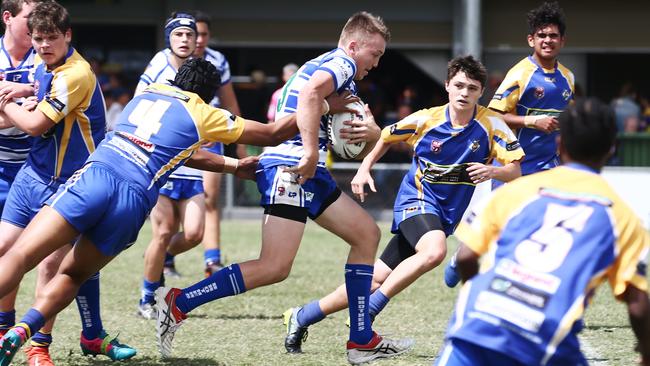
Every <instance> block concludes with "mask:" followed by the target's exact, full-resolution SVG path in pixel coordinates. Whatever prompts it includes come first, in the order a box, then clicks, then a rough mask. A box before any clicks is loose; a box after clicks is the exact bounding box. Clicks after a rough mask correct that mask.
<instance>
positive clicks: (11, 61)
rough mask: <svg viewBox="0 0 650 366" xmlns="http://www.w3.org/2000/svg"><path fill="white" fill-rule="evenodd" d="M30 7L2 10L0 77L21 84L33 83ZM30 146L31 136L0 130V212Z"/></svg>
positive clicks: (10, 128) (12, 129) (12, 130)
mask: <svg viewBox="0 0 650 366" xmlns="http://www.w3.org/2000/svg"><path fill="white" fill-rule="evenodd" d="M32 7H33V5H32V4H25V5H24V6H22V8H21V9H9V8H5V7H3V9H2V10H3V12H5V11H6V12H8V13H9V17H8V18H7V19H6V20H5V34H4V35H3V36H2V37H0V80H3V81H8V82H15V83H23V84H33V82H34V80H33V70H32V69H33V67H34V57H35V56H36V52H35V51H34V49H33V48H32V42H31V38H29V30H28V29H27V21H26V17H27V16H28V15H29V12H31V10H32ZM16 10H18V11H16ZM30 87H31V85H30ZM31 146H32V138H31V137H30V136H29V135H28V134H26V133H25V132H23V131H21V130H19V129H18V128H16V127H9V128H4V129H0V214H1V213H2V209H3V207H4V205H5V201H6V200H7V194H8V193H9V187H11V183H13V181H14V178H15V177H16V174H18V170H19V169H20V167H21V166H22V165H23V164H24V163H25V161H26V160H27V155H28V154H29V149H30V148H31Z"/></svg>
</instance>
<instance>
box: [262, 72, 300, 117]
mask: <svg viewBox="0 0 650 366" xmlns="http://www.w3.org/2000/svg"><path fill="white" fill-rule="evenodd" d="M297 70H298V65H296V64H294V63H288V64H286V65H284V67H283V68H282V86H280V87H279V88H278V89H277V90H276V91H274V92H273V95H271V101H270V102H269V109H268V110H267V111H266V119H267V120H268V121H269V122H273V121H275V110H276V109H277V108H278V100H280V96H281V95H282V89H283V87H284V84H285V83H286V82H287V81H288V80H289V78H290V77H292V76H293V74H295V73H296V71H297Z"/></svg>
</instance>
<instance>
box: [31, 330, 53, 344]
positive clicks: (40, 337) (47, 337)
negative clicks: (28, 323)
mask: <svg viewBox="0 0 650 366" xmlns="http://www.w3.org/2000/svg"><path fill="white" fill-rule="evenodd" d="M50 344H52V334H51V333H43V332H37V333H36V334H34V336H33V337H32V342H31V345H32V346H33V347H49V346H50Z"/></svg>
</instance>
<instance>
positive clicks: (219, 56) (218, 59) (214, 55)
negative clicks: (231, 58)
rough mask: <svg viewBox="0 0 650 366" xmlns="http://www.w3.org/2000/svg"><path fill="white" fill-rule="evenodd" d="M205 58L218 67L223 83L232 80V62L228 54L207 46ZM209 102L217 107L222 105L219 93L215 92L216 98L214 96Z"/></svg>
mask: <svg viewBox="0 0 650 366" xmlns="http://www.w3.org/2000/svg"><path fill="white" fill-rule="evenodd" d="M203 58H204V59H205V60H206V61H210V63H212V64H213V65H214V66H215V67H216V68H217V70H218V71H219V74H220V75H221V85H226V84H228V83H229V82H230V78H231V76H230V64H229V63H228V60H226V56H224V55H223V53H221V52H219V51H216V50H213V49H211V48H206V49H205V54H204V55H203ZM209 104H210V105H211V106H213V107H215V108H218V107H219V106H220V105H221V101H220V100H219V95H217V94H215V96H214V98H212V100H211V101H210V103H209Z"/></svg>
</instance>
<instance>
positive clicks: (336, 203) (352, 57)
mask: <svg viewBox="0 0 650 366" xmlns="http://www.w3.org/2000/svg"><path fill="white" fill-rule="evenodd" d="M388 39H389V32H388V29H387V27H386V26H385V25H384V23H383V21H382V20H381V18H378V17H376V16H374V15H372V14H369V13H366V12H360V13H357V14H354V15H353V16H352V17H351V18H350V19H349V20H348V22H347V23H346V25H345V26H344V27H343V31H342V32H341V37H340V39H339V48H336V49H334V50H332V51H330V52H327V53H325V54H323V55H321V56H319V57H317V58H315V59H313V60H311V61H308V62H307V63H305V64H304V65H303V66H302V67H301V68H300V69H299V70H298V72H297V73H296V74H295V75H294V77H293V78H292V79H291V80H289V82H287V84H286V85H285V87H284V90H285V93H284V95H283V98H282V101H281V102H280V103H279V105H280V106H279V107H278V108H279V109H278V113H277V114H276V120H277V119H279V118H282V117H284V116H286V115H288V114H290V113H294V112H296V115H297V119H298V124H299V125H300V124H303V126H302V127H301V131H300V135H296V136H294V137H292V138H291V139H289V140H287V141H286V142H284V143H283V144H281V145H279V146H277V147H273V148H270V149H267V150H266V151H265V152H264V153H263V154H262V155H261V157H260V166H259V169H258V171H257V184H258V189H259V190H260V192H261V193H262V202H261V203H262V206H264V208H265V210H264V212H265V216H264V219H263V229H262V231H263V232H262V249H261V252H260V255H259V257H258V258H257V259H255V260H250V261H246V262H242V263H235V264H231V265H230V266H228V267H226V268H224V269H222V270H220V271H218V272H216V273H215V274H213V275H212V276H210V277H209V278H207V279H205V280H203V281H201V282H199V283H196V284H194V285H193V286H190V287H188V288H185V289H183V290H180V289H164V288H161V289H159V290H158V292H156V297H157V300H156V302H157V303H158V304H160V303H166V301H165V299H172V301H171V302H172V303H173V304H174V305H175V306H173V307H172V308H173V309H174V312H178V314H179V315H182V316H184V315H185V314H186V313H187V312H189V311H191V310H193V309H195V308H197V307H199V306H201V305H202V304H205V303H208V302H210V301H213V300H217V299H220V298H223V297H226V296H232V295H238V294H241V293H244V292H245V291H247V290H251V289H254V288H257V287H261V286H267V285H271V284H274V283H277V282H280V281H282V280H284V279H285V278H286V277H287V276H288V275H289V272H290V271H291V266H292V264H293V260H294V258H295V256H296V253H297V251H298V248H299V246H300V241H301V239H302V235H303V232H304V228H305V224H306V221H307V217H311V218H312V219H313V220H314V221H316V223H318V224H319V225H321V226H323V227H325V228H327V229H328V230H330V231H331V232H333V233H335V234H336V235H338V236H339V237H341V238H342V239H344V240H345V241H346V242H348V243H349V244H350V246H351V249H350V255H349V257H348V264H347V265H346V267H345V277H346V283H347V284H348V289H349V290H350V297H351V298H354V299H357V301H353V302H352V304H351V306H350V312H351V314H352V315H354V317H353V322H352V326H351V328H350V340H349V341H348V344H347V349H348V361H349V362H351V363H360V362H367V361H370V360H372V359H375V358H380V357H388V356H392V355H394V354H395V353H396V352H393V351H392V350H398V351H399V353H401V352H403V351H405V350H408V349H409V348H410V347H411V344H412V342H410V341H406V342H404V341H394V340H389V339H387V338H382V337H381V336H379V335H377V334H376V333H374V332H373V331H372V326H371V324H370V319H369V317H368V310H367V307H366V306H365V304H366V303H367V299H368V296H369V292H370V282H371V281H370V279H371V276H372V263H373V261H374V256H375V253H376V251H377V244H378V241H379V235H380V233H379V228H378V227H377V225H376V223H375V222H374V220H373V219H372V217H371V216H370V215H369V214H368V213H367V212H366V211H365V210H363V209H362V208H361V207H360V206H359V205H357V204H356V203H355V202H354V201H353V200H352V199H350V197H348V196H347V195H345V194H342V193H341V190H340V189H339V188H338V187H337V186H336V183H335V182H334V179H333V178H332V176H331V175H330V173H329V172H328V171H327V169H325V167H324V154H321V155H323V156H322V158H321V159H319V152H322V153H324V152H325V150H326V138H325V134H324V132H325V131H324V130H323V128H324V127H325V125H326V122H327V118H326V117H323V116H322V106H323V102H324V100H325V98H326V97H327V96H328V95H330V94H333V93H343V92H344V91H346V90H352V91H354V90H355V86H354V80H360V79H362V78H363V77H365V76H366V75H367V73H368V71H370V70H371V69H372V68H374V67H376V66H377V63H378V62H379V59H380V58H381V56H382V55H383V54H384V50H385V47H386V42H387V41H388ZM301 120H302V122H301ZM370 120H372V119H369V121H368V122H363V123H361V124H359V126H358V127H356V128H355V133H356V130H357V129H358V130H359V132H358V135H354V136H346V137H349V138H351V139H355V138H360V139H362V140H371V141H370V142H371V143H368V146H369V147H370V148H371V147H372V145H373V144H374V142H375V140H376V139H377V137H378V135H379V133H378V132H379V128H378V127H376V124H375V123H374V120H372V121H370ZM305 123H306V125H307V126H306V125H305ZM271 125H273V124H271ZM319 137H320V138H319ZM303 156H305V157H309V159H308V162H309V163H313V167H312V168H313V169H312V170H311V173H308V172H306V171H304V170H305V166H304V164H303V163H302V162H301V161H302V160H301V158H302V157H303ZM299 162H300V163H299ZM296 164H299V166H298V167H295V168H292V169H290V168H289V167H291V166H294V165H296ZM317 165H318V168H316V166H317ZM309 169H310V168H307V170H309ZM314 171H315V175H314ZM159 310H160V311H159V312H163V311H162V309H159ZM165 311H167V312H170V310H165ZM169 346H171V345H169ZM163 347H168V346H167V345H165V344H163Z"/></svg>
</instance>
